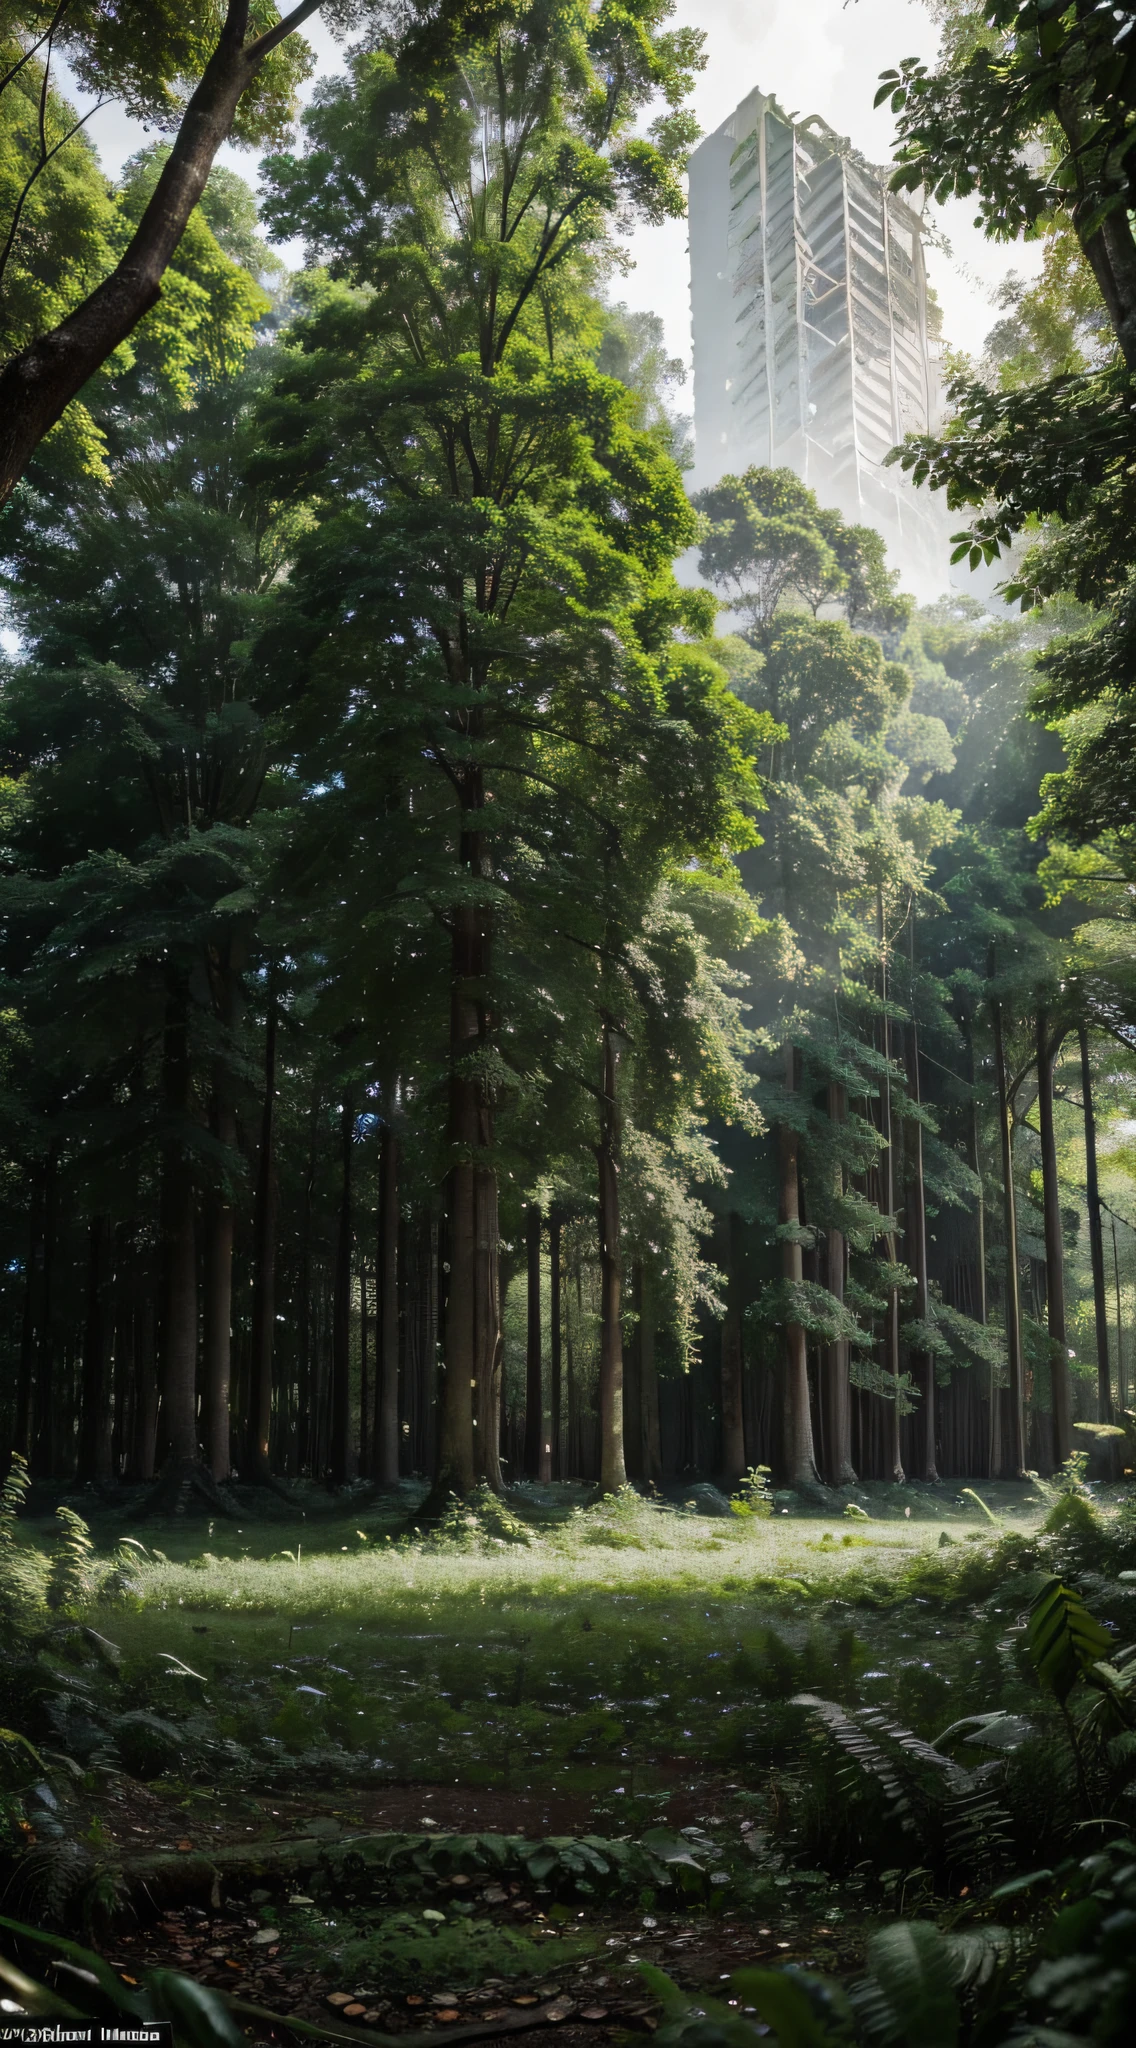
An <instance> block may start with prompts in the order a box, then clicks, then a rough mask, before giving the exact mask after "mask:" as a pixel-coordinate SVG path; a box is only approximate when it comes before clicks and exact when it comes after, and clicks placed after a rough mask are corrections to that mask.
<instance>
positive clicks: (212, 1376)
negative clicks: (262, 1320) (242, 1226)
mask: <svg viewBox="0 0 1136 2048" xmlns="http://www.w3.org/2000/svg"><path fill="white" fill-rule="evenodd" d="M212 1122H213V1135H214V1137H215V1138H216V1139H217V1142H218V1144H220V1145H223V1146H225V1148H226V1150H227V1151H230V1152H232V1151H235V1149H236V1143H237V1118H236V1111H235V1109H234V1107H233V1103H232V1100H231V1096H230V1092H229V1085H228V1076H227V1075H226V1074H224V1073H219V1074H218V1076H217V1078H216V1080H215V1082H214V1087H213V1116H212ZM235 1222H236V1218H235V1215H234V1211H233V1205H232V1202H231V1201H230V1200H229V1197H228V1194H227V1191H226V1190H225V1189H224V1188H218V1189H217V1191H216V1192H215V1194H214V1195H213V1197H212V1199H211V1201H210V1202H209V1205H208V1208H207V1210H206V1238H205V1300H204V1304H203V1315H202V1332H201V1336H202V1344H201V1352H202V1357H201V1363H202V1395H203V1399H202V1415H201V1436H202V1442H203V1444H204V1446H205V1462H206V1464H207V1465H208V1467H209V1470H210V1471H211V1472H212V1474H213V1477H214V1479H227V1478H228V1476H229V1470H230V1465H231V1449H230V1435H231V1431H230V1416H229V1384H230V1379H231V1374H232V1344H233V1329H232V1323H233V1237H234V1230H235Z"/></svg>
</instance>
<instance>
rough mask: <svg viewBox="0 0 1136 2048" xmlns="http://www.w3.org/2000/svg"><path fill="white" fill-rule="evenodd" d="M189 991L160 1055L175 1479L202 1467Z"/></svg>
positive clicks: (172, 1005) (166, 1401)
mask: <svg viewBox="0 0 1136 2048" xmlns="http://www.w3.org/2000/svg"><path fill="white" fill-rule="evenodd" d="M187 1009H188V996H187V995H186V993H185V992H184V990H179V991H178V993H177V994H176V995H173V996H171V998H170V1001H169V1004H168V1007H167V1013H166V1027H165V1038H164V1044H163V1053H162V1065H163V1084H164V1087H163V1092H164V1095H165V1111H166V1123H167V1132H166V1137H165V1142H164V1144H163V1147H162V1249H163V1254H164V1267H165V1272H164V1280H163V1288H162V1424H163V1430H164V1434H165V1439H166V1443H167V1445H168V1447H169V1458H168V1463H169V1467H170V1472H171V1475H172V1476H173V1477H174V1478H181V1477H184V1476H186V1475H187V1474H188V1473H189V1472H190V1471H191V1470H193V1468H195V1467H196V1466H197V1464H198V1462H199V1461H198V1455H197V1243H196V1217H195V1202H194V1189H193V1176H192V1172H191V1169H190V1163H189V1158H188V1154H187V1150H186V1140H187V1135H188V1130H187V1127H188V1125H189V1122H190V1117H191V1113H192V1082H191V1074H190V1062H189V1036H188V1016H187Z"/></svg>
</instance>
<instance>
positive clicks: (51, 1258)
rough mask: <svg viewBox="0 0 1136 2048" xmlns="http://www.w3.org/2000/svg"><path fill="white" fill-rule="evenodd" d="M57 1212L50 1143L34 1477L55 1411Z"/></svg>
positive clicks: (41, 1475) (48, 1460)
mask: <svg viewBox="0 0 1136 2048" xmlns="http://www.w3.org/2000/svg"><path fill="white" fill-rule="evenodd" d="M58 1213H59V1150H58V1147H57V1146H56V1145H52V1146H51V1148H50V1150H49V1151H48V1155H47V1162H46V1165H45V1168H44V1189H43V1274H42V1284H41V1286H40V1290H39V1304H38V1311H37V1315H36V1342H35V1392H34V1396H33V1400H32V1447H31V1457H30V1459H29V1463H30V1466H31V1471H32V1475H33V1477H34V1478H36V1479H46V1478H49V1477H50V1475H51V1472H52V1468H53V1456H52V1421H53V1417H54V1414H55V1394H56V1388H55V1347H54V1343H53V1341H52V1340H53V1337H54V1317H53V1310H54V1306H55V1299H54V1284H53V1283H54V1277H55V1256H56V1252H57V1250H58V1246H57V1244H56V1235H57V1232H56V1224H57V1219H58Z"/></svg>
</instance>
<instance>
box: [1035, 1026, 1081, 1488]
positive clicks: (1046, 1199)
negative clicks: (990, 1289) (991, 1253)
mask: <svg viewBox="0 0 1136 2048" xmlns="http://www.w3.org/2000/svg"><path fill="white" fill-rule="evenodd" d="M1060 1050H1061V1034H1060V1033H1055V1034H1054V1035H1053V1036H1052V1037H1051V1036H1050V1031H1049V1020H1048V1018H1047V1017H1046V1014H1045V1011H1044V1010H1039V1011H1038V1013H1037V1114H1038V1123H1039V1125H1040V1128H1041V1186H1042V1211H1043V1215H1044V1220H1045V1313H1046V1320H1047V1323H1048V1327H1049V1343H1050V1364H1049V1372H1050V1384H1051V1387H1052V1402H1053V1460H1054V1464H1055V1465H1058V1466H1060V1465H1063V1464H1064V1463H1065V1460H1066V1458H1068V1457H1069V1456H1070V1454H1071V1452H1072V1449H1073V1396H1072V1389H1071V1387H1070V1384H1069V1345H1068V1338H1067V1335H1066V1329H1065V1238H1064V1232H1063V1230H1062V1227H1061V1189H1060V1184H1059V1182H1058V1178H1057V1138H1056V1134H1055V1131H1054V1128H1053V1070H1054V1068H1055V1066H1056V1064H1057V1055H1058V1053H1059V1052H1060Z"/></svg>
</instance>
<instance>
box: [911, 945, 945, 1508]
mask: <svg viewBox="0 0 1136 2048" xmlns="http://www.w3.org/2000/svg"><path fill="white" fill-rule="evenodd" d="M912 948H913V950H914V929H913V930H912ZM907 1035H908V1049H907V1092H908V1096H909V1097H910V1100H911V1101H912V1102H913V1103H914V1105H915V1107H916V1108H918V1107H919V1106H920V1105H921V1103H922V1100H923V1095H922V1090H921V1088H920V1085H919V1026H918V1024H917V1023H916V1021H915V1018H914V1017H912V1019H911V1022H910V1024H909V1025H908V1027H907ZM904 1151H905V1162H906V1165H907V1189H906V1204H907V1213H906V1216H905V1218H904V1223H905V1225H906V1229H905V1236H906V1240H907V1242H906V1250H907V1257H908V1264H909V1265H910V1267H911V1271H912V1273H913V1274H914V1276H915V1317H916V1320H917V1321H918V1322H921V1323H924V1324H926V1323H928V1322H930V1319H931V1294H930V1289H929V1287H928V1284H927V1195H926V1189H925V1186H924V1181H923V1126H922V1124H921V1123H920V1122H919V1120H918V1118H916V1117H909V1118H908V1119H907V1144H906V1146H905V1148H904ZM911 1362H912V1366H913V1367H914V1371H915V1379H916V1383H917V1385H918V1388H919V1406H918V1409H917V1410H916V1413H915V1416H914V1418H913V1421H914V1429H913V1432H912V1434H913V1437H914V1441H915V1445H916V1465H917V1468H918V1477H919V1478H920V1479H929V1480H937V1479H938V1477H939V1474H938V1471H937V1469H936V1464H935V1398H936V1390H935V1358H934V1353H933V1352H930V1351H913V1352H912V1355H911Z"/></svg>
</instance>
